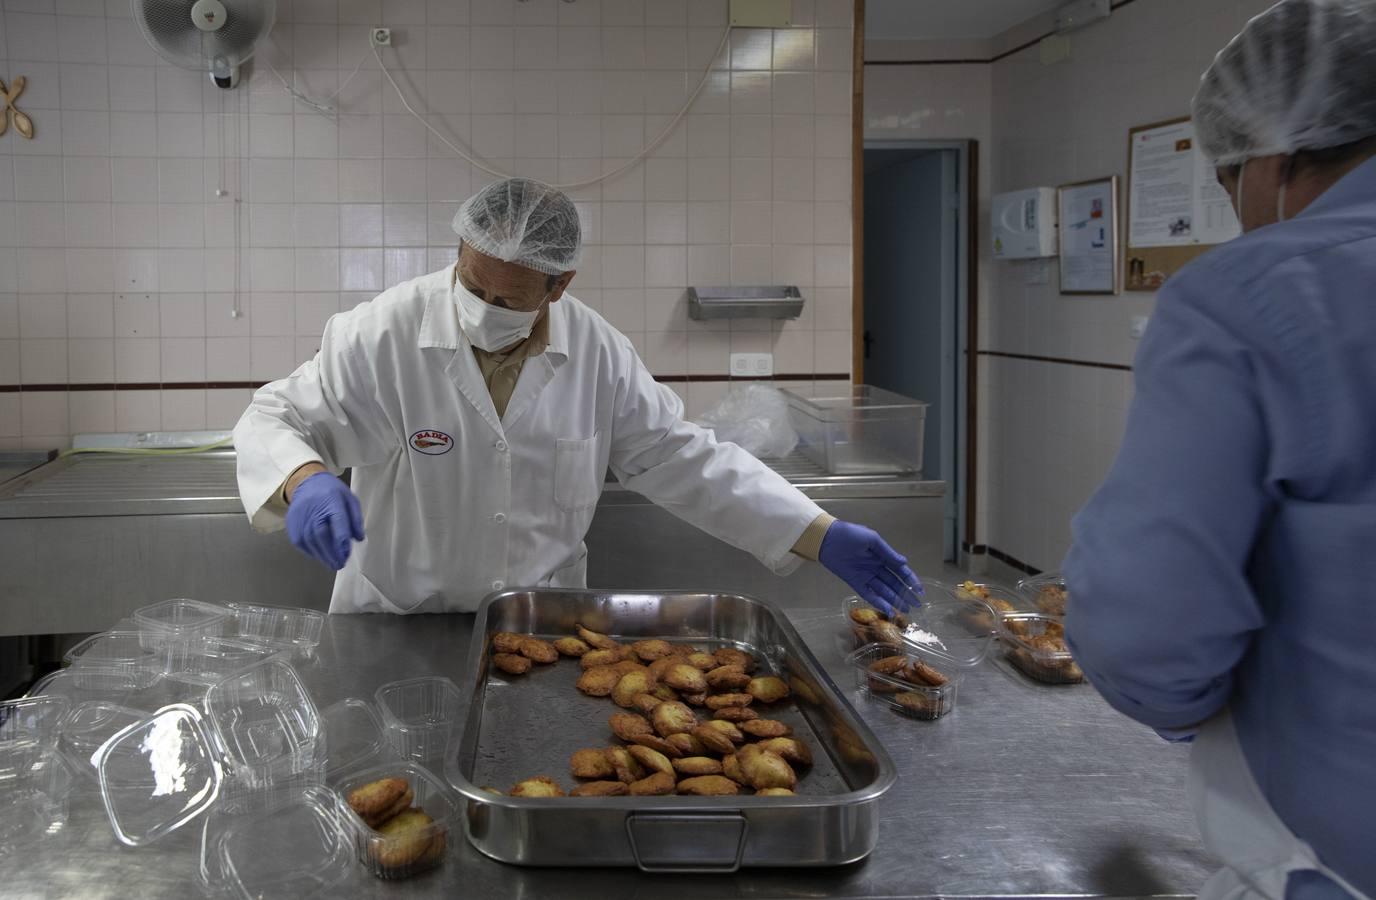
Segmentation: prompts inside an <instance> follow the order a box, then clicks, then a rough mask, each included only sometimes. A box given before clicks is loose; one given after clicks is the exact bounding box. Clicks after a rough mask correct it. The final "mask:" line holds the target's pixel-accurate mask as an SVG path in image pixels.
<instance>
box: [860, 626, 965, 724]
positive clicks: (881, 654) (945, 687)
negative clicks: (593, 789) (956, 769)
mask: <svg viewBox="0 0 1376 900" xmlns="http://www.w3.org/2000/svg"><path fill="white" fill-rule="evenodd" d="M889 656H902V657H904V658H905V659H909V660H915V661H917V662H921V663H925V664H926V665H928V666H930V667H931V668H933V669H935V670H936V671H938V672H940V673H941V674H942V675H944V676H945V677H946V683H945V684H942V685H937V686H933V685H920V684H913V683H912V682H910V681H907V680H906V679H902V678H898V677H895V676H891V675H883V674H880V673H878V672H872V671H870V668H869V666H870V664H871V663H874V662H876V661H878V660H881V659H884V658H886V657H889ZM846 662H847V663H848V664H849V665H850V666H851V667H852V668H853V669H854V670H855V686H856V687H857V688H859V689H860V691H861V692H862V693H864V694H865V696H867V697H868V698H869V699H870V700H873V701H875V702H878V703H883V704H884V705H885V706H888V707H889V708H890V709H892V710H893V711H894V712H896V713H898V714H899V715H903V716H907V717H909V718H912V719H926V720H932V719H939V718H941V717H942V716H944V715H946V714H947V713H949V712H950V711H951V710H953V709H955V707H956V689H957V688H958V687H959V685H960V672H959V670H957V669H954V668H948V667H946V666H944V665H942V664H941V663H939V662H936V661H933V660H931V659H925V658H923V654H920V653H913V652H907V651H904V650H899V649H895V648H894V647H888V646H885V645H883V644H866V645H865V646H864V647H861V648H860V649H859V650H856V651H855V652H853V653H851V654H849V655H848V656H847V657H846Z"/></svg>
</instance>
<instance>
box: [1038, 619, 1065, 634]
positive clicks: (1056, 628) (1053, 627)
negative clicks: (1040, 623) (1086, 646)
mask: <svg viewBox="0 0 1376 900" xmlns="http://www.w3.org/2000/svg"><path fill="white" fill-rule="evenodd" d="M1042 633H1043V634H1049V635H1051V636H1052V637H1058V638H1064V637H1065V625H1063V624H1061V623H1060V622H1047V623H1046V631H1044V632H1042Z"/></svg>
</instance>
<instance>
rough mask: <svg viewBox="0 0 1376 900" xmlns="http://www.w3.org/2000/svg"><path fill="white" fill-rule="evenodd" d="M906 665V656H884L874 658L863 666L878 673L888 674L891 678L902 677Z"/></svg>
mask: <svg viewBox="0 0 1376 900" xmlns="http://www.w3.org/2000/svg"><path fill="white" fill-rule="evenodd" d="M907 667H908V658H907V657H906V656H884V657H880V658H879V659H876V660H875V661H874V662H872V663H870V664H869V665H868V666H866V667H865V668H867V669H869V670H870V671H871V672H876V673H878V674H880V675H888V676H890V677H892V678H902V677H903V670H904V669H906V668H907Z"/></svg>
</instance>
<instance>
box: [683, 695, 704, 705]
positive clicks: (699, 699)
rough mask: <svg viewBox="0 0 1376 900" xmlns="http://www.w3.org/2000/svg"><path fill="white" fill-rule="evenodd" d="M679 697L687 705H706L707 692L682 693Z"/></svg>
mask: <svg viewBox="0 0 1376 900" xmlns="http://www.w3.org/2000/svg"><path fill="white" fill-rule="evenodd" d="M680 699H681V700H683V702H684V703H687V704H688V705H689V706H706V705H707V694H706V693H705V692H704V693H701V694H684V695H683V696H682V697H681V698H680Z"/></svg>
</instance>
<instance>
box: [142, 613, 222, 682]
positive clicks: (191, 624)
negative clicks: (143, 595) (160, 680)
mask: <svg viewBox="0 0 1376 900" xmlns="http://www.w3.org/2000/svg"><path fill="white" fill-rule="evenodd" d="M228 622H229V610H228V609H227V608H225V607H223V606H219V605H217V604H214V603H203V602H202V601H200V600H188V599H185V598H177V599H174V600H163V601H162V602H161V603H154V604H152V605H151V606H145V607H143V608H142V609H137V610H135V611H134V625H135V626H136V630H137V631H138V632H139V640H140V641H141V642H142V643H143V646H144V647H145V648H147V649H149V650H153V651H156V652H158V653H161V654H163V655H164V657H165V658H164V664H165V665H166V671H167V672H169V673H171V672H179V671H182V670H183V668H184V667H185V665H186V657H187V655H188V654H190V653H192V652H194V651H195V650H196V649H197V648H198V647H199V646H200V645H201V644H202V643H203V642H204V641H205V639H206V638H210V637H217V636H219V635H221V634H223V633H224V631H225V626H226V623H228Z"/></svg>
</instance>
